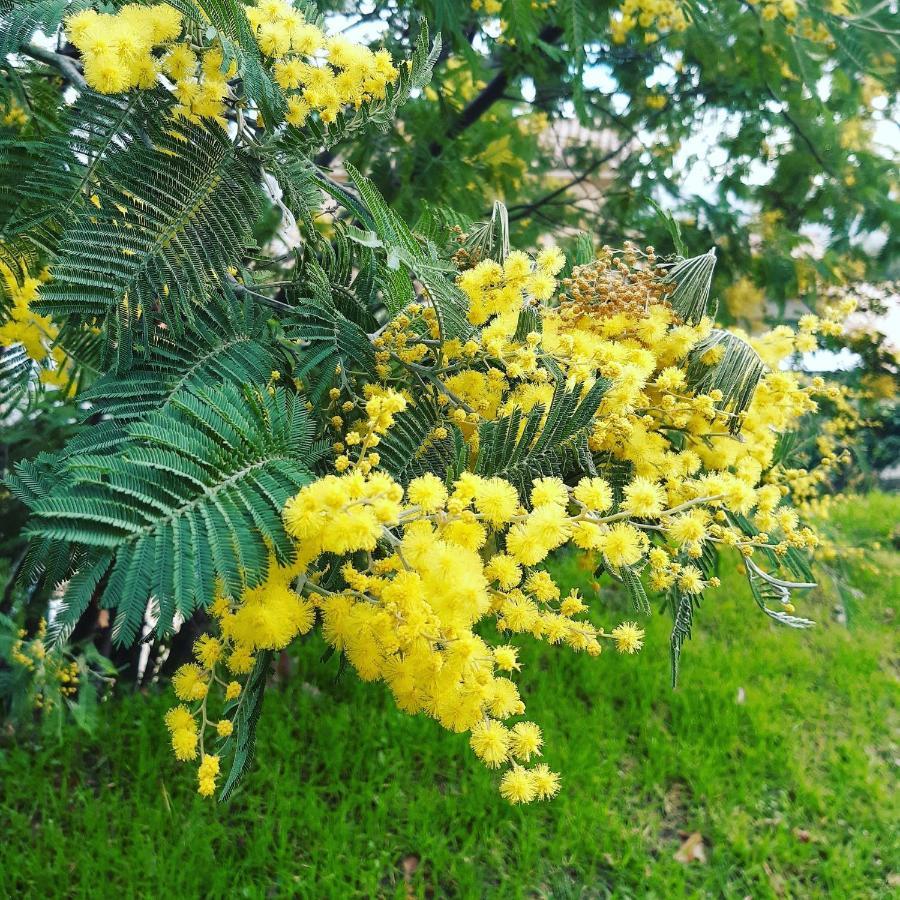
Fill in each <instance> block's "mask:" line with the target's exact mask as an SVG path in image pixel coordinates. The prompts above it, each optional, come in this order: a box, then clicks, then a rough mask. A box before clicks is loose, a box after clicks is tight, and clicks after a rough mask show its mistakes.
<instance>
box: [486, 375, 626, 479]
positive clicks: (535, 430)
mask: <svg viewBox="0 0 900 900" xmlns="http://www.w3.org/2000/svg"><path fill="white" fill-rule="evenodd" d="M609 384H610V383H609V382H608V381H605V380H603V379H599V380H598V381H596V382H595V383H594V385H593V386H592V387H591V388H590V390H588V391H586V392H585V393H584V394H583V395H580V394H579V392H578V391H573V390H567V389H566V386H565V383H564V382H562V381H561V382H560V383H558V384H557V387H556V390H555V392H554V395H553V399H552V400H551V401H550V403H549V404H548V406H547V408H546V409H545V408H544V407H543V406H540V405H538V406H535V407H534V408H533V409H532V410H530V411H529V412H527V413H523V412H522V411H521V410H520V409H515V410H514V411H513V412H512V413H511V414H510V415H509V416H504V417H503V418H500V419H497V420H495V421H490V422H483V423H482V424H481V425H480V426H479V429H478V434H479V440H478V455H477V457H476V458H475V465H474V471H475V472H476V473H477V474H479V475H486V476H487V475H496V476H499V477H501V478H505V479H506V480H508V481H510V482H511V483H512V484H514V485H516V487H518V488H519V490H520V492H522V493H523V494H524V493H525V492H526V491H527V490H528V488H529V487H530V485H531V481H532V480H533V479H534V478H537V477H540V476H549V475H564V474H565V473H566V472H567V471H569V470H571V469H574V468H576V467H577V466H578V465H582V466H584V467H585V469H586V470H587V471H589V472H590V471H592V470H593V462H592V460H591V455H590V451H589V450H588V449H587V443H586V434H585V432H586V430H587V429H588V428H590V425H591V422H592V421H593V417H594V414H595V413H596V412H597V407H598V406H599V405H600V401H601V400H602V399H603V395H604V394H605V393H606V391H607V389H608V388H609Z"/></svg>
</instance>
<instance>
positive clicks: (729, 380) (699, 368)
mask: <svg viewBox="0 0 900 900" xmlns="http://www.w3.org/2000/svg"><path fill="white" fill-rule="evenodd" d="M710 352H712V353H720V354H721V358H720V359H719V360H718V361H717V362H716V363H714V364H713V365H708V364H707V363H705V362H704V357H705V356H706V354H707V353H710ZM765 372H766V365H765V363H764V362H763V361H762V360H761V359H760V357H759V354H758V353H757V352H756V351H755V350H754V349H753V348H752V347H751V346H750V345H749V344H748V343H747V342H746V341H744V340H741V338H739V337H738V336H737V335H736V334H732V333H731V332H729V331H723V330H722V329H720V328H714V329H713V330H712V331H711V332H710V333H709V334H708V335H707V336H706V337H705V338H703V339H702V340H701V341H699V342H698V343H697V345H696V346H695V347H694V348H693V350H692V351H691V353H690V356H689V357H688V365H687V375H686V377H687V381H688V384H690V385H691V387H692V388H693V389H694V390H696V391H697V393H703V394H708V393H709V392H710V391H712V390H714V389H718V390H720V391H721V392H722V399H721V400H720V401H719V402H718V403H717V404H716V407H717V408H718V409H719V410H723V411H727V412H729V413H730V414H731V418H730V420H729V430H730V431H731V433H732V434H737V432H738V431H740V428H741V413H743V412H745V411H746V409H747V407H748V406H750V402H751V401H752V400H753V394H754V392H755V391H756V386H757V385H758V384H759V380H760V378H762V376H763V375H764V374H765Z"/></svg>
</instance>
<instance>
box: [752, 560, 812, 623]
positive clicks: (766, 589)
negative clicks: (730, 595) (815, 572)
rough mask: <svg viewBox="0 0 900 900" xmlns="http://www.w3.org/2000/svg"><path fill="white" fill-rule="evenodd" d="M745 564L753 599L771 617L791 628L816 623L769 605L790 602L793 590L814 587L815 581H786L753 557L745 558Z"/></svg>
mask: <svg viewBox="0 0 900 900" xmlns="http://www.w3.org/2000/svg"><path fill="white" fill-rule="evenodd" d="M745 565H746V568H747V582H748V584H749V585H750V592H751V593H752V594H753V599H754V600H755V601H756V603H757V605H758V606H759V608H760V609H761V610H762V611H763V612H764V613H765V614H766V615H767V616H769V618H772V619H774V620H775V621H776V622H780V623H781V624H782V625H787V626H789V627H791V628H810V627H811V626H812V625H814V624H815V622H813V621H812V620H811V619H804V618H802V617H800V616H793V615H791V614H790V613H788V612H785V611H784V610H783V609H773V608H772V607H771V606H769V604H770V603H777V604H780V605H784V604H786V603H788V602H789V601H790V598H791V593H792V592H793V591H797V590H809V589H811V588H814V587H815V586H816V585H815V584H814V583H813V582H798V581H786V580H784V579H783V578H776V577H775V576H774V575H770V574H769V573H768V572H766V571H765V570H763V569H761V568H760V567H759V565H757V564H756V563H755V562H754V561H753V560H752V559H747V560H745Z"/></svg>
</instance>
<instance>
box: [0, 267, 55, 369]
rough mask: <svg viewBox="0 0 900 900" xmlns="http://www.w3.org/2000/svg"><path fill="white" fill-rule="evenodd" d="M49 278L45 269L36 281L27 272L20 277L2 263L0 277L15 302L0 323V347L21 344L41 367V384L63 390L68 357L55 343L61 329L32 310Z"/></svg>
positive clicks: (46, 317) (47, 318) (30, 357)
mask: <svg viewBox="0 0 900 900" xmlns="http://www.w3.org/2000/svg"><path fill="white" fill-rule="evenodd" d="M49 277H50V276H49V274H48V273H47V271H46V270H45V271H43V272H41V273H40V274H39V275H38V276H37V277H36V278H35V277H34V276H32V275H29V274H27V273H25V274H24V275H23V276H22V277H21V278H17V277H16V275H15V274H14V273H13V272H12V270H11V269H10V267H9V266H7V265H6V264H5V263H2V262H0V278H2V279H3V281H4V283H5V285H6V291H7V293H8V295H9V297H10V299H11V300H12V304H11V306H10V309H9V311H8V315H7V319H6V321H5V322H2V324H0V347H9V346H13V345H14V344H21V345H22V347H23V348H24V350H25V353H26V354H27V355H28V358H29V359H32V360H34V361H35V362H36V363H40V364H41V366H42V368H41V372H40V378H41V381H43V382H44V383H45V384H48V385H56V386H57V387H62V386H63V385H65V383H66V381H67V377H66V371H65V360H66V355H65V352H64V351H63V349H62V348H61V347H60V346H58V345H57V344H56V343H55V342H56V338H57V335H58V333H59V329H58V328H57V327H56V325H54V323H53V321H52V320H51V319H50V317H49V316H42V315H40V314H39V313H36V312H34V310H32V308H31V304H32V303H34V301H35V300H36V299H37V297H38V292H39V290H40V286H41V284H42V283H44V282H46V281H47V280H49Z"/></svg>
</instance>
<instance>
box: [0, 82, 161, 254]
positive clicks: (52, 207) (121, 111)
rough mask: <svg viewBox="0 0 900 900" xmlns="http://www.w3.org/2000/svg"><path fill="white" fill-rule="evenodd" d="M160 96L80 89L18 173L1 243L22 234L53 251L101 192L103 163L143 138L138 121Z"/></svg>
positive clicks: (158, 107)
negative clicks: (91, 198) (65, 229)
mask: <svg viewBox="0 0 900 900" xmlns="http://www.w3.org/2000/svg"><path fill="white" fill-rule="evenodd" d="M162 94H163V92H162V91H136V92H135V93H133V94H132V95H131V96H129V97H126V98H122V97H113V96H109V95H104V94H98V93H96V92H95V91H92V90H90V89H88V88H85V89H83V90H82V91H81V92H80V94H79V96H78V98H77V100H76V101H75V102H74V103H72V104H71V105H70V106H68V107H66V108H65V111H64V112H63V114H62V116H61V117H60V121H59V124H58V128H57V129H56V130H55V131H54V132H53V133H52V134H48V135H47V136H46V138H45V140H44V141H42V142H41V143H40V144H39V145H37V146H35V147H34V148H33V149H32V153H31V154H30V155H31V161H30V162H31V165H30V166H29V167H28V168H27V169H23V168H20V169H19V171H18V180H17V183H16V188H15V194H14V196H12V197H11V198H10V202H9V203H8V205H7V206H6V212H7V217H6V218H5V221H4V224H3V227H2V231H0V233H2V235H3V237H4V239H8V238H9V237H10V236H13V235H24V236H26V237H27V238H28V240H30V241H32V242H33V243H34V244H35V246H36V247H37V248H39V249H41V250H43V251H45V252H52V251H53V250H55V247H56V244H57V241H58V239H59V235H60V233H61V232H62V230H63V228H64V227H65V226H66V225H68V224H69V223H70V221H71V219H72V217H73V216H74V215H75V214H76V213H78V212H79V211H81V210H83V209H85V206H86V204H87V203H88V198H89V197H90V196H91V195H93V194H95V193H98V192H99V190H100V187H99V186H100V185H101V184H102V182H103V180H105V179H104V177H103V176H104V174H105V173H104V171H103V165H104V162H105V161H106V160H107V158H108V157H109V156H110V155H111V154H114V153H117V152H121V151H122V150H124V149H125V148H127V147H129V146H130V145H131V144H133V143H134V142H135V141H136V140H141V139H142V125H141V123H142V122H143V121H145V119H146V117H147V116H152V115H154V114H158V113H159V111H160V110H161V109H162V108H163V104H164V100H163V95H162ZM0 166H2V162H0ZM91 210H92V212H93V213H96V212H97V210H96V209H95V208H93V207H91Z"/></svg>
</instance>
